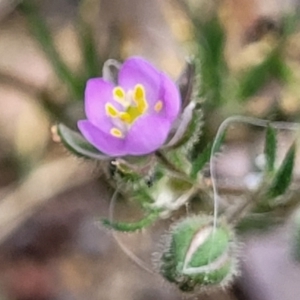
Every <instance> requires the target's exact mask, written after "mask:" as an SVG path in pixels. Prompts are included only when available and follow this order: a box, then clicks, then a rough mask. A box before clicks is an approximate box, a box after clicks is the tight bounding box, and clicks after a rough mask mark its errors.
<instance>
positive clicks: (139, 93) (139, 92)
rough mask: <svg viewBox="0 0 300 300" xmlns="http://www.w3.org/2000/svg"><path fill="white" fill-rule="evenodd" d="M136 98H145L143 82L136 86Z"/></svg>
mask: <svg viewBox="0 0 300 300" xmlns="http://www.w3.org/2000/svg"><path fill="white" fill-rule="evenodd" d="M134 99H135V100H139V99H145V89H144V87H143V86H142V85H141V84H137V85H136V86H135V87H134Z"/></svg>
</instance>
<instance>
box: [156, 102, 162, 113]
mask: <svg viewBox="0 0 300 300" xmlns="http://www.w3.org/2000/svg"><path fill="white" fill-rule="evenodd" d="M162 108H163V103H162V101H160V100H159V101H157V102H156V103H155V105H154V110H155V111H156V112H160V111H161V110H162Z"/></svg>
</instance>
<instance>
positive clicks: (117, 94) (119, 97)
mask: <svg viewBox="0 0 300 300" xmlns="http://www.w3.org/2000/svg"><path fill="white" fill-rule="evenodd" d="M113 97H114V100H116V101H117V102H119V103H120V104H122V105H123V106H124V107H126V106H128V103H127V101H126V94H125V91H124V90H123V89H122V88H121V87H120V86H117V87H115V88H114V89H113Z"/></svg>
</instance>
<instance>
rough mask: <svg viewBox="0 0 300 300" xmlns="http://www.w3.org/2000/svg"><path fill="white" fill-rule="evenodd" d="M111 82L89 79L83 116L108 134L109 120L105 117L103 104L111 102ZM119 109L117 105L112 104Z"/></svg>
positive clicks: (112, 86)
mask: <svg viewBox="0 0 300 300" xmlns="http://www.w3.org/2000/svg"><path fill="white" fill-rule="evenodd" d="M113 88H114V85H113V84H112V83H111V82H108V81H105V80H104V79H102V78H92V79H89V80H88V82H87V84H86V89H85V114H86V116H87V119H88V120H89V121H90V122H91V123H92V124H94V125H95V126H96V127H99V128H101V130H103V131H105V132H108V131H109V130H110V128H111V118H110V117H108V116H107V115H106V112H105V104H106V103H107V102H111V103H112V102H115V101H113V93H112V91H113ZM114 105H115V106H116V108H117V109H119V107H117V106H118V103H114Z"/></svg>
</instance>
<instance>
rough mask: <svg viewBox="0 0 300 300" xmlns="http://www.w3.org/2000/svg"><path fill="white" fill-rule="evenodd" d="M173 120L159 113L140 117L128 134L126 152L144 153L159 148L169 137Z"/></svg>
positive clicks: (130, 153)
mask: <svg viewBox="0 0 300 300" xmlns="http://www.w3.org/2000/svg"><path fill="white" fill-rule="evenodd" d="M170 127H171V122H170V121H169V120H167V119H165V118H162V117H160V116H157V115H149V116H147V117H141V118H139V119H138V120H137V121H136V122H135V123H134V125H133V126H132V127H131V129H130V130H129V132H128V134H127V136H126V148H127V149H126V152H127V153H128V154H129V155H143V154H148V153H151V152H154V151H155V150H157V149H159V148H160V147H161V146H162V145H163V144H164V142H165V141H166V139H167V136H168V133H169V131H170Z"/></svg>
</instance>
